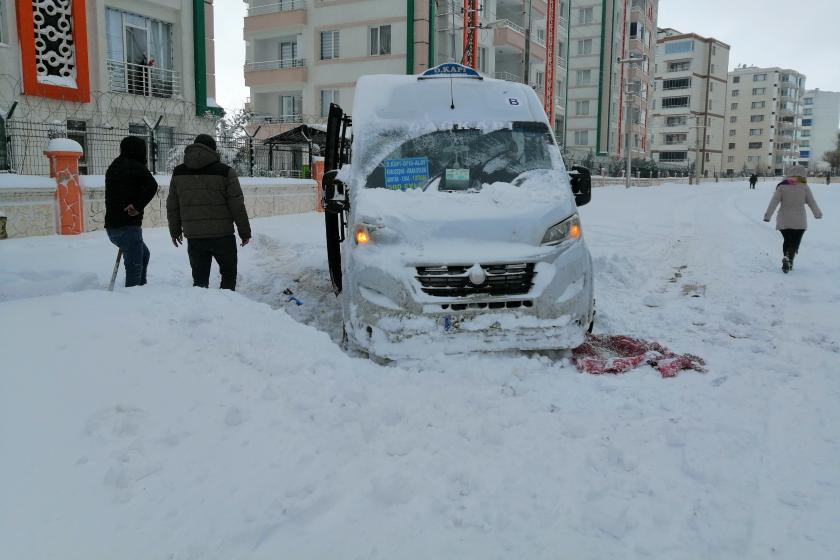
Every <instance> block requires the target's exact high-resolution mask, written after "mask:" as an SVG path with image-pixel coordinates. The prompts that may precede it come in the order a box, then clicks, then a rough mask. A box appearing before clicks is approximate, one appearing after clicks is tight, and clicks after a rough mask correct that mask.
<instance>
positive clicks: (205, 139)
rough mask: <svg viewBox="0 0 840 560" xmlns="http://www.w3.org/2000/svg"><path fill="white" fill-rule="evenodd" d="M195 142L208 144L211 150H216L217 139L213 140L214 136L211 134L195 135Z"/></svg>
mask: <svg viewBox="0 0 840 560" xmlns="http://www.w3.org/2000/svg"><path fill="white" fill-rule="evenodd" d="M194 142H195V143H196V144H203V145H205V146H207V147H208V148H210V149H211V150H213V151H214V152H215V151H216V141H215V140H213V137H212V136H210V135H209V134H199V135H198V136H196V137H195V141H194Z"/></svg>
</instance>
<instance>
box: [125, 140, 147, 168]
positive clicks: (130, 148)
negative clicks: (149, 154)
mask: <svg viewBox="0 0 840 560" xmlns="http://www.w3.org/2000/svg"><path fill="white" fill-rule="evenodd" d="M120 155H121V156H123V157H126V158H129V159H133V160H134V161H136V162H138V163H142V164H143V165H146V141H145V140H143V139H142V138H140V137H139V136H126V137H125V138H123V139H122V141H120Z"/></svg>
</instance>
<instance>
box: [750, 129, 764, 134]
mask: <svg viewBox="0 0 840 560" xmlns="http://www.w3.org/2000/svg"><path fill="white" fill-rule="evenodd" d="M762 134H764V129H763V128H751V129H750V136H761V135H762Z"/></svg>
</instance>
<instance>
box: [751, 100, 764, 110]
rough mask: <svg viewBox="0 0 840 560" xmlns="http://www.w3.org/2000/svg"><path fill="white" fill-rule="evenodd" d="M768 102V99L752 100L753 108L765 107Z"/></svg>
mask: <svg viewBox="0 0 840 560" xmlns="http://www.w3.org/2000/svg"><path fill="white" fill-rule="evenodd" d="M766 104H767V102H766V101H753V102H752V108H753V109H764V107H765V105H766Z"/></svg>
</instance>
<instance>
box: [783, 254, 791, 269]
mask: <svg viewBox="0 0 840 560" xmlns="http://www.w3.org/2000/svg"><path fill="white" fill-rule="evenodd" d="M782 272H784V273H785V274H787V273H788V272H790V259H789V258H788V256H787V255H785V256H784V257H782Z"/></svg>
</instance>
